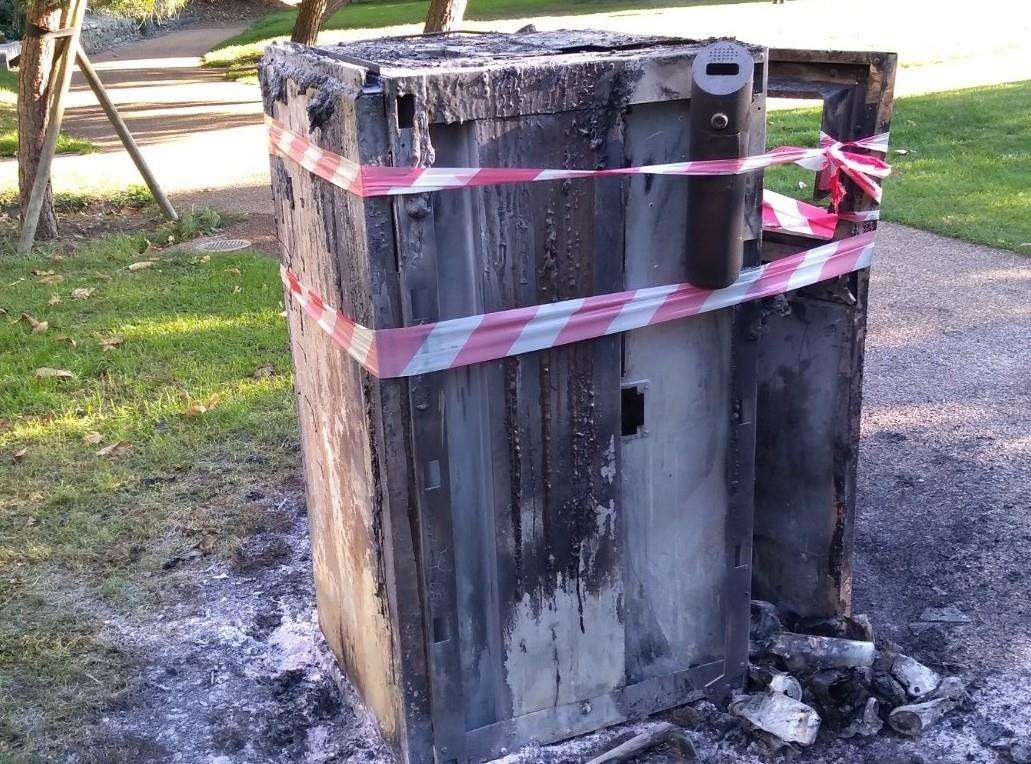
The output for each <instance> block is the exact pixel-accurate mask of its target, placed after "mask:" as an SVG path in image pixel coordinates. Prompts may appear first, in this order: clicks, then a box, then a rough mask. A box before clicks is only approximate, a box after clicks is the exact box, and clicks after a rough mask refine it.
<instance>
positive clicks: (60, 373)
mask: <svg viewBox="0 0 1031 764" xmlns="http://www.w3.org/2000/svg"><path fill="white" fill-rule="evenodd" d="M32 376H34V377H35V378H36V379H75V375H74V374H72V373H71V372H70V371H68V370H67V369H51V368H50V367H49V366H40V367H39V368H38V369H36V370H35V371H34V372H32Z"/></svg>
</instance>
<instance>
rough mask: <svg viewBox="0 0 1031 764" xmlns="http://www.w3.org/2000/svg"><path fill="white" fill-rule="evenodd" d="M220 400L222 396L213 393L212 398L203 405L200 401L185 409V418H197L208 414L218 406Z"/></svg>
mask: <svg viewBox="0 0 1031 764" xmlns="http://www.w3.org/2000/svg"><path fill="white" fill-rule="evenodd" d="M220 399H221V396H219V394H218V393H212V394H211V397H210V398H208V399H207V400H206V401H204V402H203V403H201V402H200V401H194V402H193V403H191V404H190V405H189V406H187V407H186V408H185V409H183V416H185V417H195V416H200V415H201V414H206V413H208V412H209V411H211V409H213V408H215V406H217V405H218V402H219V400H220Z"/></svg>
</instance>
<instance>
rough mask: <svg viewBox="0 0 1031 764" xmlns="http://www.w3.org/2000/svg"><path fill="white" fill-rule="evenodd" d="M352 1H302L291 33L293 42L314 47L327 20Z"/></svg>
mask: <svg viewBox="0 0 1031 764" xmlns="http://www.w3.org/2000/svg"><path fill="white" fill-rule="evenodd" d="M349 2H350V0H301V7H300V9H299V11H298V13H297V21H295V22H294V28H293V31H292V32H291V33H290V41H291V42H299V43H301V44H302V45H314V44H315V42H316V40H317V39H318V36H319V29H320V28H321V27H322V25H323V24H324V23H325V21H326V19H328V18H329V17H330V16H332V15H333V14H334V13H336V12H337V11H339V10H340V9H341V8H343V7H344V6H345V5H347V4H348V3H349Z"/></svg>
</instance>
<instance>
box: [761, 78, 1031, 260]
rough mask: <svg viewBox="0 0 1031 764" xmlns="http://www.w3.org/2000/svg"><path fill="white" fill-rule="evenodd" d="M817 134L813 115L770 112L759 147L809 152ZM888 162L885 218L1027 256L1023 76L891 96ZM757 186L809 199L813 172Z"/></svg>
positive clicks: (1027, 104) (1030, 220)
mask: <svg viewBox="0 0 1031 764" xmlns="http://www.w3.org/2000/svg"><path fill="white" fill-rule="evenodd" d="M818 128H819V115H818V113H817V112H816V111H815V110H812V109H798V110H791V111H771V112H770V114H769V132H768V139H767V143H768V144H769V145H770V146H778V145H792V146H815V145H816V144H817V140H818ZM888 161H889V162H890V163H891V164H892V166H893V168H894V171H893V174H892V176H891V177H890V178H888V179H887V181H886V183H885V192H884V203H883V205H882V208H881V209H882V216H883V217H884V218H885V219H887V220H892V221H895V222H898V223H905V224H906V225H911V226H914V227H917V228H923V229H925V230H928V231H934V232H936V233H941V234H945V235H946V236H954V237H956V238H959V239H966V240H968V241H973V242H977V243H979V244H988V245H991V246H994V247H1001V248H1003V249H1011V250H1016V251H1019V252H1029V253H1031V183H1029V179H1031V80H1029V81H1025V82H1018V83H1014V84H1010V85H996V86H993V87H984V88H972V89H970V90H957V91H953V92H948V93H935V94H933V95H925V96H913V97H910V98H901V99H899V100H898V101H896V102H895V112H894V116H893V118H892V123H891V152H890V154H889V156H888ZM799 183H805V184H807V186H806V189H800V188H799V185H798V184H799ZM765 185H766V187H767V188H770V189H772V190H774V191H780V192H781V193H784V194H789V195H793V196H797V197H799V198H809V195H810V194H811V185H812V173H810V172H807V171H805V170H802V169H800V168H796V167H789V168H777V169H775V170H772V171H767V173H766V179H765Z"/></svg>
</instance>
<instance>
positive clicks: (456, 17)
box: [422, 0, 468, 32]
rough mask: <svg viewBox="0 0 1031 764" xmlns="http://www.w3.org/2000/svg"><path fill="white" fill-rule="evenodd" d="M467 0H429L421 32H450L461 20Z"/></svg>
mask: <svg viewBox="0 0 1031 764" xmlns="http://www.w3.org/2000/svg"><path fill="white" fill-rule="evenodd" d="M467 3H468V0H430V10H429V12H428V13H427V14H426V26H425V27H424V28H423V30H422V31H423V32H450V31H451V30H452V29H454V28H455V27H456V26H457V25H458V24H460V23H461V22H462V18H463V17H464V16H465V6H466V5H467Z"/></svg>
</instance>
